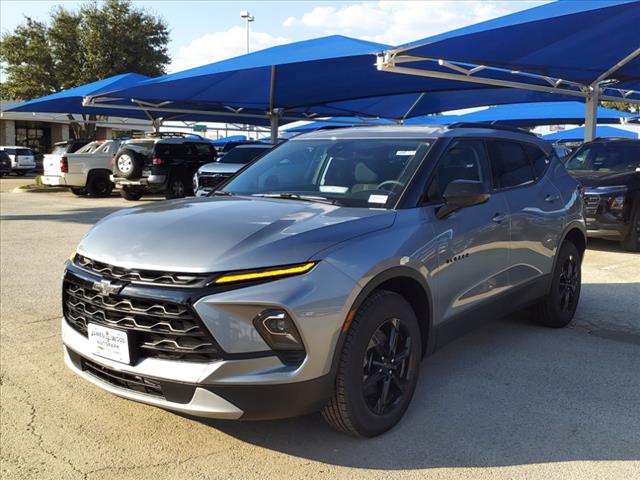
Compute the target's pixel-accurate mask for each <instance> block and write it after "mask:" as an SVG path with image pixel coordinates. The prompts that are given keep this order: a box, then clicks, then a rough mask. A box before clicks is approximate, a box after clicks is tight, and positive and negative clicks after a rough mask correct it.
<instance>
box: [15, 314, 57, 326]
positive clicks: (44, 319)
mask: <svg viewBox="0 0 640 480" xmlns="http://www.w3.org/2000/svg"><path fill="white" fill-rule="evenodd" d="M51 320H60V315H57V316H55V317H51V318H40V319H38V320H31V321H30V322H23V324H24V325H31V324H32V323H43V322H50V321H51Z"/></svg>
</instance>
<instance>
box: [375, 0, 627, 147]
mask: <svg viewBox="0 0 640 480" xmlns="http://www.w3.org/2000/svg"><path fill="white" fill-rule="evenodd" d="M638 25H640V0H609V1H605V0H599V1H591V0H581V1H567V0H563V1H557V2H553V3H549V4H545V5H542V6H540V7H537V8H533V9H530V10H526V11H523V12H518V13H515V14H512V15H507V16H505V17H501V18H497V19H494V20H490V21H488V22H483V23H479V24H476V25H472V26H470V27H466V28H462V29H458V30H454V31H451V32H447V33H445V34H442V35H438V36H435V37H430V38H426V39H423V40H418V41H415V42H412V43H410V44H407V45H404V46H401V47H397V48H394V49H390V50H388V51H386V52H385V53H384V55H381V56H379V57H378V69H380V70H383V71H387V72H392V73H402V74H406V75H409V76H417V77H422V78H428V79H430V80H431V79H448V80H452V81H466V82H468V83H469V84H470V85H485V86H489V85H491V86H501V87H507V88H514V89H525V90H532V91H537V92H552V93H558V94H562V95H569V96H575V97H580V98H584V99H585V103H586V108H585V125H586V130H585V138H586V139H589V138H592V137H593V135H594V134H595V125H596V119H597V116H596V107H597V105H598V101H599V100H611V101H624V102H630V103H640V35H638Z"/></svg>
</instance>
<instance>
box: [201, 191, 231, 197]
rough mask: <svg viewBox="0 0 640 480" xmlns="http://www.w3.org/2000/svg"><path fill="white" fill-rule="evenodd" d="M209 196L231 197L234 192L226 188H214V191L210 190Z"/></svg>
mask: <svg viewBox="0 0 640 480" xmlns="http://www.w3.org/2000/svg"><path fill="white" fill-rule="evenodd" d="M207 196H208V197H231V196H233V193H231V192H225V191H224V190H214V191H213V192H209V195H207Z"/></svg>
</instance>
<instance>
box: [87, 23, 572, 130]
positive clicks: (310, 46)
mask: <svg viewBox="0 0 640 480" xmlns="http://www.w3.org/2000/svg"><path fill="white" fill-rule="evenodd" d="M388 48H389V46H387V45H383V44H379V43H373V42H367V41H363V40H358V39H353V38H349V37H344V36H340V35H333V36H328V37H322V38H317V39H313V40H306V41H302V42H296V43H291V44H288V45H281V46H277V47H272V48H269V49H265V50H261V51H258V52H254V53H251V54H247V55H242V56H240V57H236V58H232V59H229V60H223V61H221V62H216V63H212V64H210V65H205V66H202V67H197V68H194V69H190V70H186V71H184V72H178V73H174V74H171V75H166V76H163V77H159V78H156V79H152V80H148V81H146V82H143V83H141V84H139V85H136V86H133V87H131V88H125V89H120V90H114V91H111V92H101V94H99V95H90V96H88V97H87V98H86V104H87V105H93V106H97V105H100V106H103V107H118V108H123V109H137V108H140V105H145V106H146V108H148V109H149V110H150V111H153V110H155V109H158V110H162V109H165V110H169V111H172V112H175V113H182V114H196V113H203V112H204V113H208V112H227V113H229V114H235V115H237V116H238V118H237V119H236V121H244V122H246V123H252V122H253V121H254V120H256V119H258V118H261V119H264V118H265V116H267V115H270V116H271V117H273V116H277V117H278V118H279V119H280V120H282V121H295V120H299V119H313V118H315V117H326V116H348V117H349V116H364V117H381V118H388V119H398V120H399V119H404V118H409V117H411V116H416V115H424V114H428V113H434V112H441V111H445V110H452V109H457V108H466V107H471V106H480V105H487V104H504V103H514V102H531V101H543V100H547V101H549V100H551V99H552V98H553V97H552V96H551V95H549V94H547V93H544V92H530V91H529V92H525V91H514V90H512V89H508V88H495V87H487V86H482V85H479V86H469V84H467V83H464V82H451V81H449V80H439V79H433V80H429V81H425V79H421V78H413V77H408V76H406V75H397V74H388V73H386V72H379V71H378V70H377V69H376V67H375V63H376V58H377V56H378V55H379V54H380V53H381V52H382V51H383V50H385V49H388ZM132 99H134V100H135V102H134V101H132ZM564 99H565V100H571V99H572V97H566V98H564ZM241 119H244V120H241Z"/></svg>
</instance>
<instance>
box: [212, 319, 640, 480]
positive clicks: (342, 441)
mask: <svg viewBox="0 0 640 480" xmlns="http://www.w3.org/2000/svg"><path fill="white" fill-rule="evenodd" d="M638 371H640V349H639V348H638V347H637V346H635V345H629V344H625V343H618V342H613V341H610V340H603V339H599V338H594V337H592V336H590V335H586V334H584V333H582V332H577V331H575V330H574V329H570V328H568V329H563V330H552V329H547V328H543V327H539V326H537V325H534V324H532V323H530V322H529V321H528V320H525V321H523V320H522V319H520V320H517V319H516V320H501V321H498V322H494V323H491V324H489V325H487V326H485V327H482V328H480V329H478V330H477V331H475V332H472V333H470V334H469V335H467V336H465V337H462V338H461V339H459V340H457V341H455V342H453V343H451V344H450V345H448V346H446V347H445V348H444V349H442V350H440V351H439V352H437V353H436V354H434V355H433V356H431V357H428V358H427V359H425V361H423V362H422V365H421V374H420V375H421V376H420V381H419V384H418V388H417V391H416V394H415V396H414V399H413V402H412V405H411V406H410V407H409V410H408V411H407V413H406V415H405V417H404V419H403V420H402V421H401V423H400V424H399V425H398V426H396V428H394V429H392V430H391V431H390V432H388V433H386V434H384V435H382V436H380V437H377V438H373V439H354V438H350V437H347V436H344V435H342V434H339V433H336V432H333V431H332V430H331V429H330V428H329V427H328V426H326V425H325V424H324V422H323V421H322V418H321V417H320V415H311V416H307V417H302V418H297V419H289V420H282V421H265V422H225V421H210V420H207V421H204V423H205V424H207V425H210V426H212V427H214V428H216V429H219V430H221V431H223V432H225V433H226V434H228V435H231V436H233V437H235V438H238V439H240V440H242V441H245V442H249V443H251V444H255V445H259V446H261V447H263V448H266V449H270V450H276V451H279V452H283V453H287V454H290V455H295V456H297V457H302V458H306V459H309V460H314V461H320V462H324V463H329V464H334V465H340V466H349V467H356V468H373V469H385V470H398V469H419V468H436V467H452V466H454V467H487V466H508V465H520V464H531V463H542V462H564V461H575V460H639V459H640V450H638V448H637V446H638V445H640V418H639V416H638V415H637V406H638V403H639V402H640V376H639V375H638V374H637V372H638ZM283 401H284V402H286V401H288V399H283Z"/></svg>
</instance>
